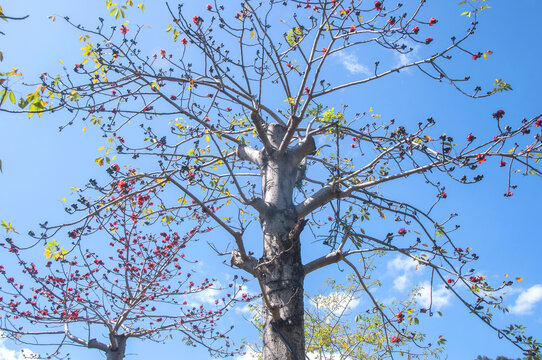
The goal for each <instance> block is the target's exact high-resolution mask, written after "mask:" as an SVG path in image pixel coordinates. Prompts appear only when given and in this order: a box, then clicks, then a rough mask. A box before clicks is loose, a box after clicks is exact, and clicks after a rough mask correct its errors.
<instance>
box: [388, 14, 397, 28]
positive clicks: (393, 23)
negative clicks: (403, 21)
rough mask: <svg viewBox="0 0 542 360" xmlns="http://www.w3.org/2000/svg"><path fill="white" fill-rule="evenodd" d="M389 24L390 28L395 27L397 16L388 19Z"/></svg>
mask: <svg viewBox="0 0 542 360" xmlns="http://www.w3.org/2000/svg"><path fill="white" fill-rule="evenodd" d="M388 24H389V25H390V26H393V25H395V16H390V18H389V19H388Z"/></svg>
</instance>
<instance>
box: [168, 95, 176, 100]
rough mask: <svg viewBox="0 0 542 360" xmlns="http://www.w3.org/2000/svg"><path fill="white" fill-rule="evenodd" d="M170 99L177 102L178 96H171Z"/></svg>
mask: <svg viewBox="0 0 542 360" xmlns="http://www.w3.org/2000/svg"><path fill="white" fill-rule="evenodd" d="M169 98H170V99H171V100H177V96H175V95H169Z"/></svg>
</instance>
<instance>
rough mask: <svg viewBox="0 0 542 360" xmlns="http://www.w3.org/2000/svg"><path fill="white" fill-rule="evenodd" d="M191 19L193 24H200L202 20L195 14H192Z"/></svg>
mask: <svg viewBox="0 0 542 360" xmlns="http://www.w3.org/2000/svg"><path fill="white" fill-rule="evenodd" d="M192 21H193V22H194V24H196V25H200V23H202V22H203V19H202V18H201V17H199V16H197V15H194V17H193V18H192Z"/></svg>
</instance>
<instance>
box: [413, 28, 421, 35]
mask: <svg viewBox="0 0 542 360" xmlns="http://www.w3.org/2000/svg"><path fill="white" fill-rule="evenodd" d="M412 32H413V33H414V34H417V33H419V32H420V28H419V27H418V26H414V27H413V28H412Z"/></svg>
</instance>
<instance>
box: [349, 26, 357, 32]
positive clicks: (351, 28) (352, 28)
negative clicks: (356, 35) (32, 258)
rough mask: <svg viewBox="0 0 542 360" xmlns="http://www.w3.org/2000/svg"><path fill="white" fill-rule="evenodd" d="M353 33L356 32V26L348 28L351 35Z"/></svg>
mask: <svg viewBox="0 0 542 360" xmlns="http://www.w3.org/2000/svg"><path fill="white" fill-rule="evenodd" d="M354 31H356V25H352V26H350V32H351V33H353V32H354Z"/></svg>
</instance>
